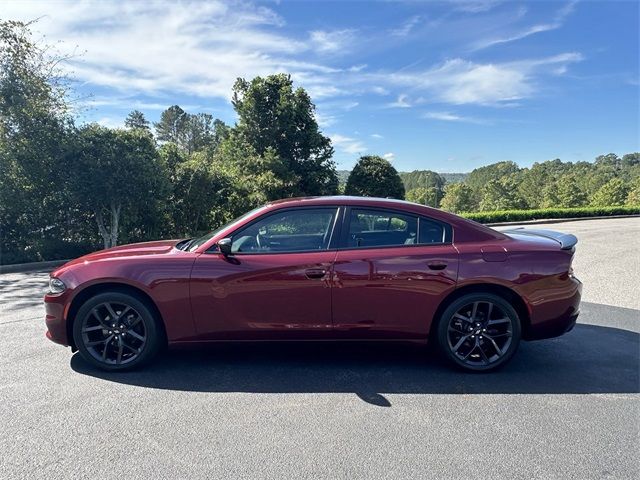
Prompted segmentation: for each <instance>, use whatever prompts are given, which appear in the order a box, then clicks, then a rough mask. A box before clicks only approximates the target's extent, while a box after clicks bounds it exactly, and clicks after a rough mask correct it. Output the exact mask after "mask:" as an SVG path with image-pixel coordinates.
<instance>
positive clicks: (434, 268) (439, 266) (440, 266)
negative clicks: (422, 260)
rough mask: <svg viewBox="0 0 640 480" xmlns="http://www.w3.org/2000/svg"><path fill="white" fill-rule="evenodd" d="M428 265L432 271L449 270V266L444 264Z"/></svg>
mask: <svg viewBox="0 0 640 480" xmlns="http://www.w3.org/2000/svg"><path fill="white" fill-rule="evenodd" d="M427 265H428V267H429V268H430V269H431V270H444V269H445V268H447V264H446V263H444V262H429V263H428V264H427Z"/></svg>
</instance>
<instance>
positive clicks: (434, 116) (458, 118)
mask: <svg viewBox="0 0 640 480" xmlns="http://www.w3.org/2000/svg"><path fill="white" fill-rule="evenodd" d="M422 118H427V119H431V120H441V121H443V122H466V123H477V124H481V125H484V124H486V123H487V122H486V121H485V120H480V119H478V118H474V117H466V116H462V115H458V114H455V113H451V112H427V113H424V114H423V115H422Z"/></svg>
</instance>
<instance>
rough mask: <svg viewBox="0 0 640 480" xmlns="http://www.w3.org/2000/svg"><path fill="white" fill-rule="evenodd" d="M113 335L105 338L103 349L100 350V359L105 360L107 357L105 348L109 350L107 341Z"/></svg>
mask: <svg viewBox="0 0 640 480" xmlns="http://www.w3.org/2000/svg"><path fill="white" fill-rule="evenodd" d="M113 337H114V336H113V335H111V336H110V337H109V338H107V339H106V340H105V341H104V350H102V360H103V361H104V360H106V359H107V350H109V342H110V341H111V340H112V339H113Z"/></svg>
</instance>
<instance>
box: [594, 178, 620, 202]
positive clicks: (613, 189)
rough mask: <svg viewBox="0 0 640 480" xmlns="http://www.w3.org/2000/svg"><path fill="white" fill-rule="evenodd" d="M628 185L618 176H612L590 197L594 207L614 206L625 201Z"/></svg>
mask: <svg viewBox="0 0 640 480" xmlns="http://www.w3.org/2000/svg"><path fill="white" fill-rule="evenodd" d="M628 192H629V187H628V186H627V184H626V183H625V182H624V180H622V179H620V178H612V179H611V180H609V181H608V182H607V183H605V184H604V185H603V186H602V187H600V189H599V190H598V191H597V192H596V193H595V195H594V196H593V198H592V199H591V205H593V206H594V207H615V206H620V205H624V204H625V202H626V201H627V194H628Z"/></svg>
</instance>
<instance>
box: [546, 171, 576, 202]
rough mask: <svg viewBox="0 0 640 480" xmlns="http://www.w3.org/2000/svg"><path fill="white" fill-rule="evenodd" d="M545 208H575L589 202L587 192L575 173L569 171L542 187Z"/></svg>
mask: <svg viewBox="0 0 640 480" xmlns="http://www.w3.org/2000/svg"><path fill="white" fill-rule="evenodd" d="M542 198H543V202H542V206H543V207H544V208H573V207H583V206H585V205H586V204H587V194H586V192H584V191H583V190H582V188H581V186H580V181H579V179H578V177H576V175H575V174H573V173H567V174H565V175H562V176H561V177H560V178H558V179H557V180H556V181H555V182H550V183H549V184H548V185H547V186H546V187H545V188H543V189H542Z"/></svg>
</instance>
